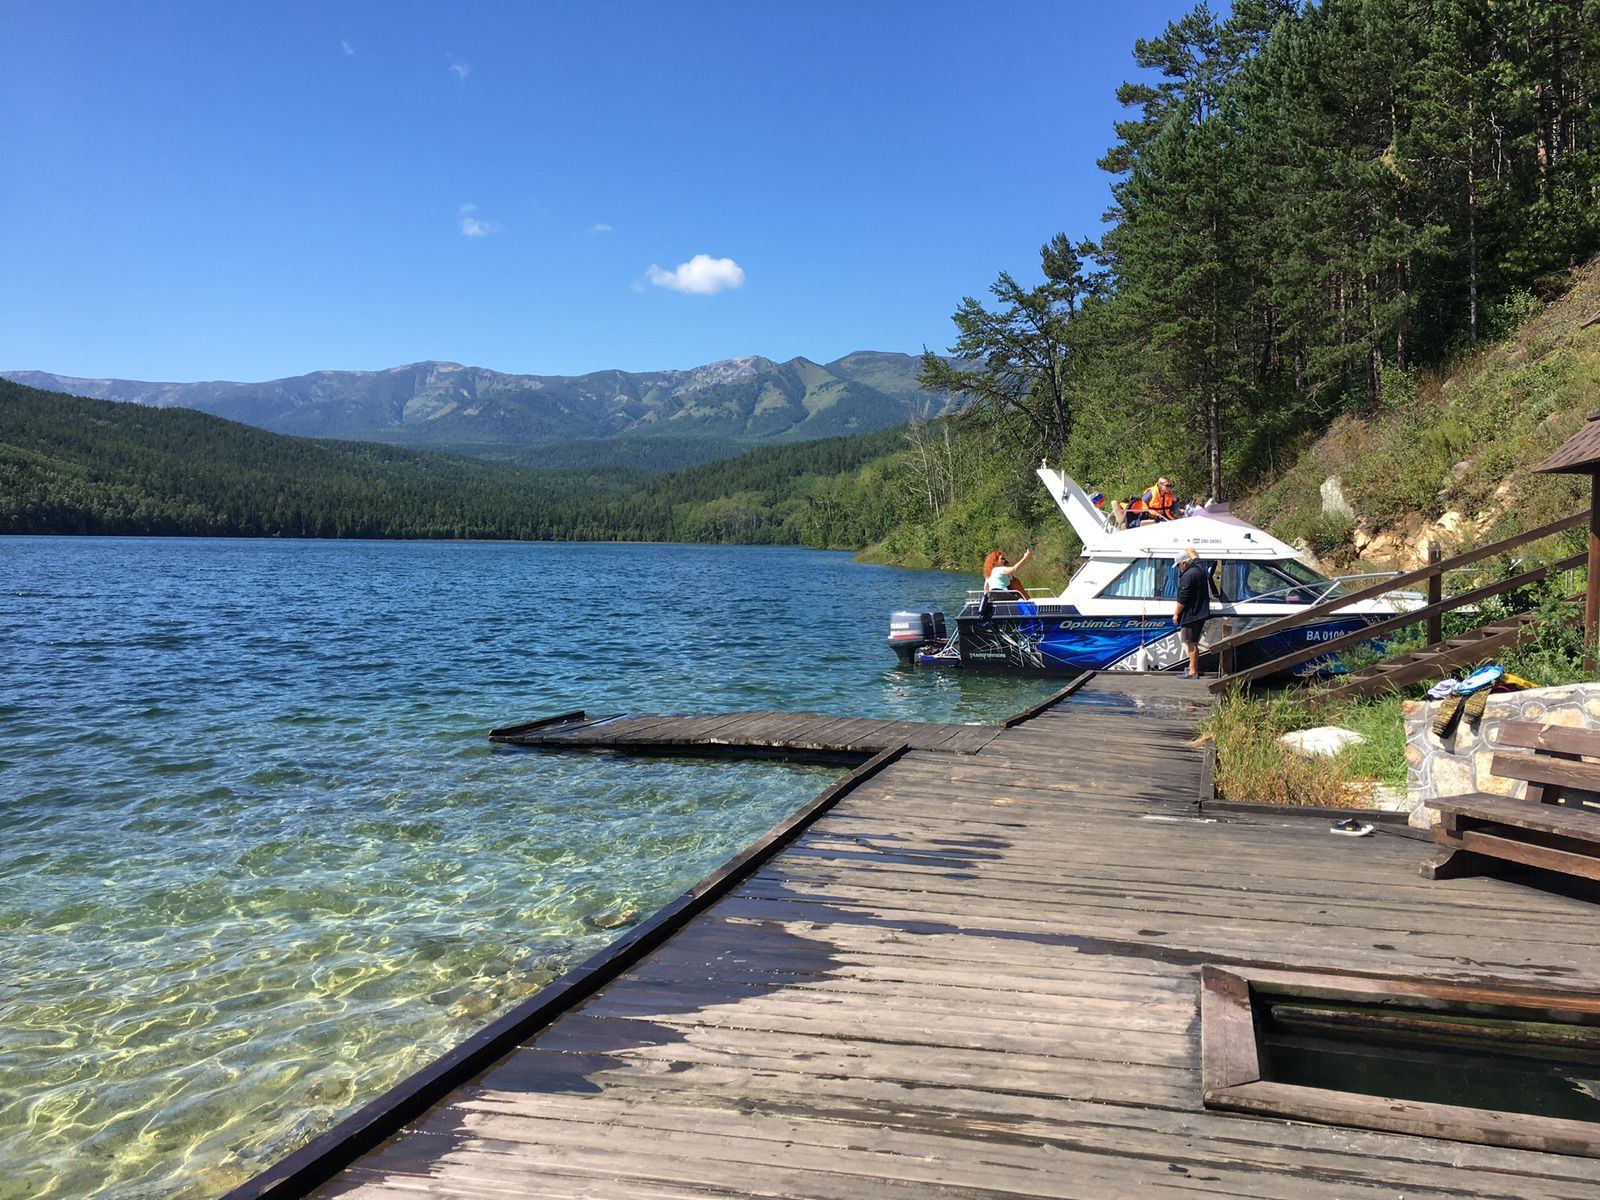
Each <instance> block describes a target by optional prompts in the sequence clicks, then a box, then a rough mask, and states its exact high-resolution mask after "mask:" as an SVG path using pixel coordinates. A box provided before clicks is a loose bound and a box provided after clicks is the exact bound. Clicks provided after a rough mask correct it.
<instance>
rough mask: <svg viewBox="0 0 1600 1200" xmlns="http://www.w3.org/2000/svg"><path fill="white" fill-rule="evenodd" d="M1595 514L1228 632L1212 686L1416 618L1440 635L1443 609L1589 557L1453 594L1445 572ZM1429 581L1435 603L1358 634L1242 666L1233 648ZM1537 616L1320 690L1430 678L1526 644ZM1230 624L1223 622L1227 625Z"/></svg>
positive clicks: (1272, 671) (1225, 685)
mask: <svg viewBox="0 0 1600 1200" xmlns="http://www.w3.org/2000/svg"><path fill="white" fill-rule="evenodd" d="M1596 479H1597V481H1600V476H1596ZM1597 486H1600V483H1597ZM1588 521H1589V513H1588V512H1587V511H1585V512H1581V513H1576V514H1574V515H1573V516H1570V517H1566V518H1563V519H1562V520H1560V521H1552V522H1551V523H1550V524H1548V525H1541V526H1540V527H1539V528H1537V529H1530V530H1527V531H1526V532H1524V533H1519V534H1517V535H1515V536H1514V537H1509V538H1506V539H1504V540H1503V541H1499V542H1495V543H1493V544H1491V545H1487V546H1479V547H1477V548H1476V549H1473V550H1469V551H1467V552H1465V553H1463V554H1458V555H1456V556H1455V557H1454V558H1448V559H1444V560H1442V561H1435V562H1430V563H1429V564H1428V565H1427V566H1425V567H1419V568H1417V569H1416V570H1414V571H1407V572H1403V573H1402V574H1400V575H1396V576H1393V577H1392V578H1389V579H1386V580H1384V581H1383V582H1381V583H1377V584H1374V585H1372V586H1371V587H1367V588H1362V589H1361V590H1359V591H1355V592H1349V593H1346V594H1345V595H1342V596H1338V597H1334V598H1330V599H1327V600H1322V601H1319V602H1318V603H1316V604H1313V605H1311V606H1310V607H1308V608H1305V609H1303V610H1301V611H1300V612H1298V613H1294V614H1291V615H1289V616H1284V617H1279V618H1278V619H1277V620H1273V621H1267V622H1265V623H1264V624H1260V625H1256V626H1254V627H1253V628H1251V629H1248V630H1246V631H1245V632H1243V633H1238V634H1229V635H1227V636H1224V637H1223V638H1222V639H1221V640H1220V641H1217V642H1213V643H1212V644H1211V646H1210V647H1209V652H1211V653H1215V654H1216V655H1217V658H1218V673H1217V677H1216V678H1214V679H1213V680H1212V681H1211V683H1210V685H1209V686H1210V688H1211V691H1212V692H1213V693H1221V692H1224V691H1227V690H1228V689H1229V688H1233V687H1238V686H1240V685H1244V684H1249V683H1251V682H1253V681H1255V680H1257V679H1263V678H1268V677H1272V676H1282V675H1285V674H1287V673H1288V672H1289V671H1291V670H1293V669H1294V668H1295V667H1297V666H1299V665H1301V664H1303V663H1306V662H1309V661H1311V660H1312V659H1314V658H1319V657H1323V656H1326V655H1328V654H1332V653H1337V652H1338V651H1340V650H1344V649H1348V648H1351V647H1354V646H1358V645H1361V644H1362V643H1364V642H1368V641H1370V640H1372V639H1373V638H1374V637H1376V636H1378V635H1380V634H1385V633H1393V632H1395V631H1397V630H1400V629H1404V628H1407V627H1409V626H1412V625H1419V624H1421V623H1422V622H1424V621H1427V622H1429V624H1430V633H1431V635H1432V636H1433V637H1435V638H1437V637H1438V636H1439V633H1438V628H1439V619H1440V618H1442V617H1443V616H1444V614H1446V613H1449V612H1455V611H1459V610H1461V609H1469V611H1470V606H1475V605H1478V604H1480V603H1482V602H1483V601H1485V600H1488V599H1490V598H1492V597H1495V596H1503V595H1505V594H1506V593H1508V592H1512V591H1515V590H1516V589H1518V588H1521V587H1525V586H1527V585H1529V584H1533V583H1538V582H1539V581H1541V580H1543V579H1545V578H1547V577H1548V576H1549V575H1550V574H1551V573H1552V572H1556V571H1564V570H1571V569H1575V568H1578V567H1582V566H1584V565H1585V564H1586V563H1587V562H1588V555H1587V554H1574V555H1571V556H1569V557H1567V558H1563V559H1559V560H1557V561H1555V562H1548V563H1544V564H1542V565H1540V566H1536V567H1534V568H1532V569H1531V570H1527V571H1521V572H1519V573H1517V574H1515V575H1511V576H1508V577H1506V578H1502V579H1498V580H1496V581H1495V582H1493V583H1489V584H1485V585H1484V586H1482V587H1477V588H1473V589H1472V590H1471V591H1467V592H1462V593H1460V594H1458V595H1455V596H1450V597H1448V598H1446V597H1443V596H1442V595H1441V584H1442V581H1443V575H1444V572H1446V571H1450V570H1454V569H1456V568H1459V567H1465V566H1468V565H1471V564H1473V563H1478V562H1482V561H1484V560H1485V559H1487V558H1490V557H1492V556H1494V555H1497V554H1505V553H1506V552H1507V551H1510V550H1512V549H1515V548H1516V547H1519V546H1524V545H1527V544H1528V543H1530V542H1535V541H1539V540H1541V539H1543V538H1547V537H1552V536H1554V535H1555V534H1558V533H1562V532H1564V531H1566V530H1568V529H1576V528H1578V527H1579V526H1580V525H1584V524H1587V523H1588ZM1422 582H1426V583H1427V584H1428V591H1429V600H1430V602H1429V603H1427V604H1425V605H1423V606H1422V607H1421V608H1416V609H1412V610H1410V611H1407V612H1400V613H1396V614H1395V615H1394V616H1392V617H1384V618H1382V619H1379V620H1373V621H1371V622H1370V623H1368V624H1367V625H1365V626H1364V627H1363V628H1361V629H1359V630H1356V631H1355V632H1353V633H1347V634H1343V635H1341V636H1339V637H1335V638H1332V639H1331V640H1329V641H1323V642H1314V643H1310V644H1307V645H1303V646H1301V647H1300V648H1299V649H1296V650H1292V651H1290V652H1289V653H1288V654H1284V655H1281V656H1279V657H1278V658H1274V659H1272V660H1270V661H1267V662H1261V663H1257V664H1256V665H1255V666H1252V667H1246V668H1244V669H1242V670H1236V669H1235V668H1234V665H1233V664H1234V655H1235V653H1236V652H1237V650H1238V649H1239V648H1240V647H1242V646H1247V645H1249V644H1251V643H1253V642H1257V641H1260V640H1261V639H1262V638H1264V637H1267V636H1268V635H1270V634H1274V633H1279V632H1281V631H1283V630H1287V629H1293V628H1295V627H1297V626H1300V625H1303V624H1305V623H1307V622H1308V621H1311V620H1313V619H1315V618H1318V617H1325V616H1329V615H1332V614H1334V613H1336V612H1339V611H1340V610H1341V609H1344V608H1347V607H1348V606H1350V605H1352V604H1354V603H1356V602H1357V601H1360V600H1374V599H1377V598H1378V597H1380V596H1382V595H1384V594H1385V593H1387V592H1388V591H1390V590H1392V589H1394V588H1398V587H1403V586H1407V585H1410V584H1415V583H1422ZM1574 599H1576V597H1574ZM1536 619H1537V613H1532V612H1527V613H1520V614H1518V615H1517V616H1514V617H1507V618H1506V619H1504V620H1501V621H1497V622H1494V623H1492V624H1489V625H1482V626H1479V627H1478V628H1477V629H1474V630H1471V631H1469V632H1467V633H1464V634H1461V635H1460V636H1458V637H1453V638H1447V639H1444V640H1440V641H1435V642H1434V643H1433V644H1432V645H1430V646H1426V647H1424V648H1423V649H1421V650H1418V651H1415V652H1413V653H1410V654H1405V655H1401V656H1400V657H1398V658H1391V659H1387V660H1385V661H1384V662H1381V663H1376V664H1374V665H1373V666H1371V667H1368V668H1366V669H1365V670H1362V671H1359V672H1357V673H1356V674H1354V675H1350V676H1347V677H1346V679H1345V681H1344V682H1343V683H1342V684H1340V685H1339V686H1338V687H1336V688H1333V689H1332V690H1330V691H1328V692H1324V693H1321V694H1322V695H1323V696H1325V697H1327V698H1332V697H1336V696H1337V697H1354V696H1367V695H1371V694H1373V693H1375V692H1382V691H1388V690H1391V689H1394V688H1398V687H1402V686H1404V685H1405V684H1408V683H1414V682H1416V681H1417V680H1419V679H1426V678H1428V677H1429V676H1430V675H1433V676H1434V677H1435V678H1437V677H1438V675H1442V674H1444V673H1445V672H1446V671H1448V670H1450V669H1451V668H1453V667H1458V666H1462V665H1464V664H1467V663H1475V662H1481V661H1483V660H1484V659H1486V658H1488V657H1490V656H1491V655H1493V654H1494V653H1496V652H1497V651H1499V650H1502V649H1505V648H1507V647H1510V646H1515V645H1518V644H1520V643H1521V641H1522V640H1523V639H1524V638H1525V637H1527V636H1529V635H1530V634H1531V632H1532V629H1533V624H1534V622H1535V620H1536ZM1226 628H1227V627H1226V626H1224V629H1226ZM1436 673H1437V674H1436Z"/></svg>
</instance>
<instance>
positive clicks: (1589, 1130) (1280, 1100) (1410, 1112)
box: [1206, 1082, 1600, 1156]
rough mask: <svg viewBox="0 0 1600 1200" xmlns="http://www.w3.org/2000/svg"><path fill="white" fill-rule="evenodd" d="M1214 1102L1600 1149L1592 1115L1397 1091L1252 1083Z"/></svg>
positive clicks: (1392, 1127) (1426, 1133) (1522, 1146)
mask: <svg viewBox="0 0 1600 1200" xmlns="http://www.w3.org/2000/svg"><path fill="white" fill-rule="evenodd" d="M1206 1103H1207V1104H1208V1105H1210V1106H1212V1107H1220V1108H1227V1109H1230V1110H1232V1111H1235V1112H1251V1113H1260V1114H1263V1115H1267V1116H1288V1117H1292V1118H1293V1119H1295V1120H1301V1121H1322V1122H1327V1123H1328V1124H1333V1125H1354V1126H1356V1127H1358V1128H1361V1129H1383V1130H1389V1131H1391V1132H1395V1133H1405V1134H1411V1135H1413V1136H1416V1137H1424V1138H1455V1139H1460V1138H1468V1137H1470V1138H1471V1139H1472V1140H1474V1141H1479V1142H1483V1143H1484V1144H1486V1145H1490V1146H1506V1147H1510V1148H1513V1149H1518V1150H1540V1151H1545V1152H1548V1153H1552V1154H1582V1155H1591V1156H1597V1155H1600V1132H1597V1131H1596V1128H1595V1126H1594V1125H1593V1124H1592V1123H1590V1122H1587V1121H1571V1120H1563V1119H1561V1118H1558V1117H1535V1116H1530V1115H1528V1114H1526V1113H1514V1112H1491V1111H1489V1110H1486V1109H1481V1108H1465V1107H1462V1106H1459V1105H1447V1104H1418V1103H1416V1102H1414V1101H1410V1100H1400V1099H1396V1098H1394V1097H1392V1096H1358V1095H1356V1094H1355V1093H1353V1092H1329V1091H1325V1090H1323V1089H1321V1088H1309V1087H1299V1086H1296V1085H1293V1084H1287V1083H1267V1082H1260V1083H1250V1084H1245V1085H1243V1086H1241V1087H1238V1088H1234V1089H1230V1090H1227V1091H1222V1092H1218V1093H1217V1097H1216V1100H1215V1102H1213V1100H1212V1098H1211V1097H1209V1096H1208V1097H1207V1100H1206Z"/></svg>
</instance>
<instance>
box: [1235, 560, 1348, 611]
mask: <svg viewBox="0 0 1600 1200" xmlns="http://www.w3.org/2000/svg"><path fill="white" fill-rule="evenodd" d="M1223 575H1224V577H1223V585H1222V587H1223V592H1224V594H1225V595H1227V596H1228V598H1229V599H1232V600H1248V601H1262V600H1270V601H1275V602H1277V603H1280V604H1315V603H1316V602H1317V601H1319V600H1326V599H1328V598H1330V597H1333V596H1343V595H1345V589H1344V588H1342V587H1340V586H1339V585H1338V584H1337V583H1335V582H1334V581H1333V580H1331V579H1329V578H1327V577H1326V576H1323V575H1319V574H1318V573H1317V572H1315V571H1313V570H1312V569H1311V568H1310V567H1308V566H1306V565H1305V564H1304V563H1302V562H1299V561H1297V560H1295V559H1292V558H1278V559H1273V560H1272V561H1271V562H1259V561H1258V562H1236V563H1228V564H1227V566H1226V568H1225V569H1224V573H1223Z"/></svg>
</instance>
